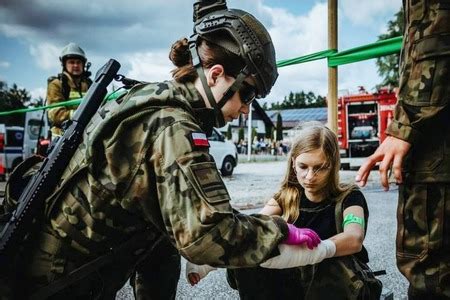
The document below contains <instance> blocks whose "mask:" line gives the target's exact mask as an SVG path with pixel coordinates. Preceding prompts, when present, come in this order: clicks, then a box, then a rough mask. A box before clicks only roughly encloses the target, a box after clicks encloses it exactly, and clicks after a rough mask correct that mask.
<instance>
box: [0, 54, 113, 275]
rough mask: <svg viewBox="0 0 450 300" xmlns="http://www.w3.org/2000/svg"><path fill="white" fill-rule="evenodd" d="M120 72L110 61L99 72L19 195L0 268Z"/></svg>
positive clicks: (0, 251) (1, 242)
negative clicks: (63, 129) (60, 135)
mask: <svg viewBox="0 0 450 300" xmlns="http://www.w3.org/2000/svg"><path fill="white" fill-rule="evenodd" d="M119 68H120V64H119V62H117V61H116V60H114V59H110V60H109V61H108V62H107V63H106V64H105V65H104V66H103V67H102V68H101V69H100V70H98V72H97V74H96V76H95V80H94V83H93V84H92V85H91V87H90V88H89V90H88V91H87V94H86V96H85V97H84V101H82V102H81V105H80V106H79V107H78V109H77V110H76V111H75V114H74V116H73V118H72V120H71V121H69V123H68V125H67V126H66V130H65V132H64V135H63V136H62V137H60V138H59V140H58V141H56V144H55V145H54V147H53V150H52V151H51V152H50V154H49V155H48V157H47V158H45V159H44V161H43V163H42V165H41V167H40V168H39V171H38V172H37V173H36V174H35V175H34V176H33V177H32V178H31V180H30V182H29V183H28V185H27V186H26V187H25V189H24V191H23V193H22V194H21V195H20V198H19V201H18V205H17V208H16V210H15V211H14V212H13V213H12V216H11V218H10V219H9V221H8V223H7V224H6V225H5V227H4V228H3V231H2V232H1V234H0V265H2V266H6V263H8V262H11V257H12V256H11V255H14V254H15V253H17V249H18V248H19V247H20V245H21V244H22V242H23V241H24V240H25V238H26V236H27V232H29V231H30V228H32V227H33V225H32V224H33V222H34V220H35V219H36V216H39V212H40V210H41V209H42V208H43V207H44V203H45V199H47V198H48V197H49V196H50V195H51V193H53V191H54V190H55V188H56V187H57V185H58V183H59V181H60V178H61V176H62V174H63V172H64V170H65V168H66V166H67V165H68V164H69V161H70V160H71V159H72V156H73V155H74V153H75V151H76V149H77V148H78V146H79V144H80V143H81V141H82V138H83V132H84V129H85V128H86V126H87V124H88V123H89V121H90V120H91V118H92V117H93V116H94V114H95V113H96V112H97V110H98V108H99V107H100V105H101V104H102V102H103V99H104V97H105V95H106V88H107V86H108V85H109V84H110V83H111V81H112V80H113V79H114V77H115V76H116V74H117V71H118V70H119ZM8 258H9V260H8Z"/></svg>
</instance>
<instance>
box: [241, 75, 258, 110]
mask: <svg viewBox="0 0 450 300" xmlns="http://www.w3.org/2000/svg"><path fill="white" fill-rule="evenodd" d="M239 97H241V101H242V103H244V104H245V105H250V103H252V102H253V100H255V98H256V88H255V87H254V86H253V85H251V84H250V83H248V82H247V81H242V86H241V88H240V89H239Z"/></svg>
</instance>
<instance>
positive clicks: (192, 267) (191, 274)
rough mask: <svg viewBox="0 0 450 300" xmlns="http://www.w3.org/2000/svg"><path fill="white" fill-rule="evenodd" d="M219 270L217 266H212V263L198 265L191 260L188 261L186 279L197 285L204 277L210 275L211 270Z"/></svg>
mask: <svg viewBox="0 0 450 300" xmlns="http://www.w3.org/2000/svg"><path fill="white" fill-rule="evenodd" d="M214 270H217V268H214V267H211V266H210V265H201V266H200V265H196V264H193V263H191V262H190V261H186V280H187V282H189V283H190V284H191V285H196V284H197V283H199V282H200V280H202V279H203V278H205V277H206V275H208V273H209V272H211V271H214Z"/></svg>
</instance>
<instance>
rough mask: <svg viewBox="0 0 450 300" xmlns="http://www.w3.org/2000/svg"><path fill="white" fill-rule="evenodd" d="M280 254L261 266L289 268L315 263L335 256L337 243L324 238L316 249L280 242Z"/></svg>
mask: <svg viewBox="0 0 450 300" xmlns="http://www.w3.org/2000/svg"><path fill="white" fill-rule="evenodd" d="M278 249H279V250H280V255H278V256H275V257H272V258H269V259H268V260H266V261H265V262H263V263H262V264H261V265H260V266H261V267H263V268H268V269H287V268H294V267H300V266H306V265H313V264H317V263H319V262H321V261H322V260H324V259H325V258H329V257H333V256H334V254H335V253H336V245H335V244H334V243H333V242H332V241H331V240H324V241H322V242H321V243H320V244H319V245H317V247H316V248H314V249H308V248H307V247H306V246H305V245H286V244H279V245H278Z"/></svg>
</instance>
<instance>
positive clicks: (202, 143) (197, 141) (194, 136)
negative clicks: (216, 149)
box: [191, 132, 209, 147]
mask: <svg viewBox="0 0 450 300" xmlns="http://www.w3.org/2000/svg"><path fill="white" fill-rule="evenodd" d="M191 141H192V145H193V146H195V147H209V141H208V138H207V137H206V134H204V133H203V132H192V133H191Z"/></svg>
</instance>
